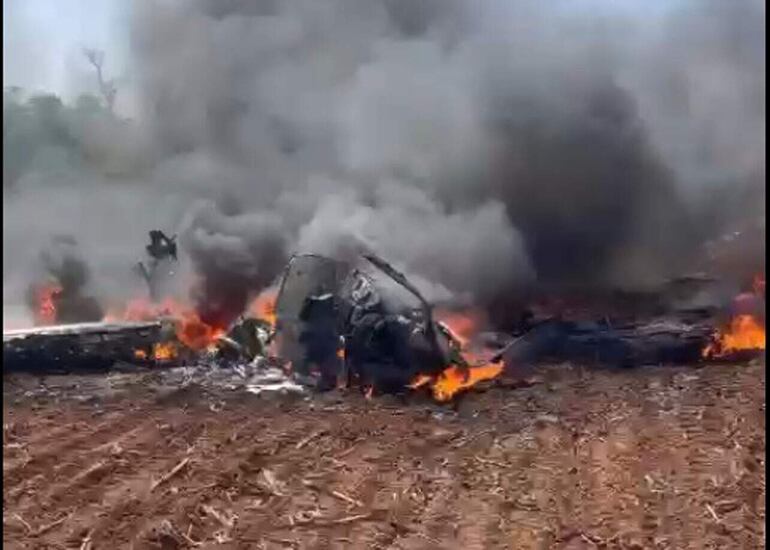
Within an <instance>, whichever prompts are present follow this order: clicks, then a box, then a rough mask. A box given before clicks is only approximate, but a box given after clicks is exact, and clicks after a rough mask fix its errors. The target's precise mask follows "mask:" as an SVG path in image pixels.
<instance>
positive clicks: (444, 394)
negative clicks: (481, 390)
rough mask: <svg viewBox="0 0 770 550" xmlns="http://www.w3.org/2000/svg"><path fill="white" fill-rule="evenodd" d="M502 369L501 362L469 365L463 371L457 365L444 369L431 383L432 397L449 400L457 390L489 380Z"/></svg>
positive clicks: (438, 399)
mask: <svg viewBox="0 0 770 550" xmlns="http://www.w3.org/2000/svg"><path fill="white" fill-rule="evenodd" d="M502 371H503V365H502V363H492V364H489V365H485V366H483V367H471V368H469V369H468V370H467V371H465V372H463V369H461V368H459V367H457V366H454V365H453V366H451V367H449V368H447V369H445V370H444V371H443V372H442V373H441V374H439V375H438V378H437V379H436V380H435V382H434V383H433V388H432V389H433V397H434V398H435V399H436V400H437V401H449V400H450V399H452V397H454V396H455V395H456V394H457V393H458V392H459V391H462V390H465V389H467V388H470V387H472V386H474V385H476V384H478V383H479V382H481V381H483V380H491V379H492V378H495V377H496V376H498V375H499V374H500V373H501V372H502Z"/></svg>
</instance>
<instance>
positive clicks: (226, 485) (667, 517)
mask: <svg viewBox="0 0 770 550" xmlns="http://www.w3.org/2000/svg"><path fill="white" fill-rule="evenodd" d="M538 374H539V376H540V377H541V378H540V381H538V382H536V383H534V384H532V385H529V386H526V387H512V385H507V386H506V385H505V384H500V383H498V384H497V385H495V386H493V387H488V388H487V389H486V391H481V392H473V393H469V394H467V395H465V396H464V397H463V398H462V399H461V400H460V401H458V402H456V403H455V404H453V405H449V406H444V405H438V404H434V403H431V402H429V401H428V400H427V399H426V398H425V397H420V396H411V397H409V398H408V399H406V398H405V399H398V398H392V397H384V398H374V399H372V400H366V399H364V398H363V397H361V396H360V395H358V394H356V393H352V392H351V393H342V392H334V393H331V394H325V395H323V396H314V397H312V398H311V399H303V398H285V397H284V398H277V396H276V397H272V398H265V397H256V396H251V395H248V394H244V393H241V392H232V391H230V392H228V391H227V390H224V389H217V390H212V389H210V388H209V389H207V388H205V387H199V386H189V387H187V388H184V389H169V388H159V387H158V385H157V384H156V383H155V380H154V376H155V375H154V374H142V375H136V376H134V377H133V378H132V377H129V378H128V379H126V377H123V378H122V382H121V384H114V383H112V382H109V380H111V379H109V378H108V377H104V376H102V377H57V378H48V379H46V380H42V381H41V380H37V379H31V378H24V377H18V376H17V377H14V378H10V377H6V378H5V379H4V407H3V423H4V426H3V428H4V429H3V541H4V545H5V547H6V548H81V549H102V548H109V549H113V548H137V549H139V548H185V547H200V548H265V549H273V548H275V549H280V548H394V549H395V548H398V549H418V548H420V549H422V548H425V549H428V548H435V549H439V548H468V549H475V548H479V549H481V548H511V549H527V548H672V549H673V548H677V549H679V548H698V549H701V548H764V535H765V531H764V519H765V507H764V500H765V475H764V470H765V463H764V456H765V367H764V364H753V365H712V366H708V367H704V368H700V369H692V368H663V367H650V368H641V369H636V370H633V371H622V372H606V371H605V372H596V371H590V372H589V371H583V370H581V369H579V368H574V367H566V366H559V367H551V368H545V369H543V370H542V371H540V372H539V373H538ZM126 380H128V382H126ZM41 383H42V384H43V385H42V386H41ZM106 387H109V391H97V389H98V388H101V389H102V390H104V388H106ZM41 388H42V389H41ZM90 394H94V395H95V396H94V397H88V396H89V395H90ZM78 396H79V397H78ZM84 396H86V397H84Z"/></svg>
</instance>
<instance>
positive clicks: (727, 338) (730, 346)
mask: <svg viewBox="0 0 770 550" xmlns="http://www.w3.org/2000/svg"><path fill="white" fill-rule="evenodd" d="M751 286H752V289H753V291H754V294H755V295H756V296H757V297H761V298H762V299H763V300H764V298H765V276H764V274H758V275H755V276H754V279H753V280H752V285H751ZM749 297H750V296H749ZM764 349H765V323H764V317H763V319H762V320H760V319H759V318H757V317H755V316H754V315H752V314H751V313H746V312H745V311H744V312H741V313H739V314H737V315H735V316H734V317H733V318H732V319H730V323H729V324H728V325H727V326H726V327H723V328H722V329H721V330H719V331H718V332H717V333H716V334H715V335H714V337H713V339H712V341H711V342H710V343H709V344H708V345H707V346H706V347H705V348H704V349H703V357H704V358H706V359H713V358H717V357H726V356H730V355H733V354H735V353H738V352H741V351H752V350H754V351H760V350H764Z"/></svg>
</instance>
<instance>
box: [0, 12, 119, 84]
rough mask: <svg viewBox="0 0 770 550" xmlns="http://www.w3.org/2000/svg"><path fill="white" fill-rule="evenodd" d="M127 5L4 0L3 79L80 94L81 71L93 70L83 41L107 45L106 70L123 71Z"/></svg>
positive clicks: (90, 44)
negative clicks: (89, 64)
mask: <svg viewBox="0 0 770 550" xmlns="http://www.w3.org/2000/svg"><path fill="white" fill-rule="evenodd" d="M129 7H130V2H127V1H125V0H3V81H4V85H5V86H13V85H15V86H21V87H24V88H27V89H31V90H38V91H39V90H46V91H55V92H58V93H62V94H65V95H70V94H77V93H79V92H81V91H83V90H82V87H83V86H84V83H83V81H82V80H83V79H81V78H79V77H81V76H83V75H84V74H90V71H89V69H88V65H87V64H86V62H85V60H84V58H83V55H82V53H81V51H82V48H83V47H95V48H99V49H102V50H105V51H106V52H107V62H106V64H107V72H108V74H109V75H110V76H120V77H125V76H126V75H125V68H126V59H127V46H128V40H127V33H128V28H129V27H128V8H129ZM86 81H87V82H88V83H89V84H90V83H91V82H90V81H89V79H86Z"/></svg>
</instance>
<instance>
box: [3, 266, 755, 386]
mask: <svg viewBox="0 0 770 550" xmlns="http://www.w3.org/2000/svg"><path fill="white" fill-rule="evenodd" d="M363 259H365V262H364V264H362V265H361V266H357V267H356V266H351V265H348V264H346V263H343V262H339V261H336V260H332V259H329V258H325V257H322V256H317V255H299V256H294V257H293V258H292V259H291V260H290V262H289V264H288V265H287V267H286V268H285V270H284V273H283V276H282V278H281V280H280V283H279V285H278V289H277V291H276V290H274V289H271V290H269V291H265V292H263V293H262V294H260V295H259V296H258V297H257V299H256V300H254V301H253V302H252V303H251V305H250V306H249V308H248V310H247V312H246V313H245V314H244V316H243V317H241V318H240V319H238V320H237V321H236V322H235V323H234V324H233V325H232V326H231V327H230V329H229V330H223V329H219V328H216V327H212V326H209V325H207V324H206V323H204V322H203V321H201V319H200V317H199V316H198V315H197V313H196V312H195V311H194V309H192V308H189V307H185V306H183V305H182V304H179V303H176V302H174V301H173V300H164V301H162V302H159V303H157V302H147V301H141V300H140V301H137V302H135V303H131V304H129V305H128V306H127V307H126V308H125V309H124V311H122V312H119V313H117V314H116V313H114V312H113V313H109V314H108V315H107V316H106V317H105V321H109V322H107V323H92V324H81V325H68V326H62V327H43V328H38V329H33V330H28V331H16V332H14V333H5V334H4V360H5V364H6V370H9V369H11V370H13V369H15V370H29V369H30V365H33V366H34V369H36V370H65V371H66V370H68V369H71V370H79V369H82V368H89V369H105V368H109V366H110V365H112V364H114V363H115V362H117V361H121V362H127V363H132V364H141V365H147V366H163V365H168V366H173V365H179V364H196V363H198V364H199V363H201V362H207V361H211V362H213V363H215V364H217V365H219V366H225V367H226V366H228V365H231V364H237V363H241V364H242V363H244V362H259V361H261V362H263V363H264V362H268V363H269V364H274V365H275V364H278V365H282V366H283V367H284V369H285V370H286V371H287V372H290V373H291V376H293V377H295V378H297V379H299V380H301V381H304V382H305V383H307V382H309V381H313V382H314V383H315V384H317V387H318V388H319V389H325V388H331V387H334V386H336V385H338V381H340V379H342V381H343V382H345V383H347V384H348V385H356V386H358V387H360V388H361V389H362V390H364V391H366V392H367V393H369V394H370V393H372V392H373V391H377V392H383V393H384V392H400V391H405V390H406V391H410V390H414V389H417V388H429V389H430V391H431V393H432V395H433V396H434V398H435V399H437V400H439V401H447V400H450V399H451V398H452V397H453V396H455V395H457V394H458V393H459V392H461V391H463V390H465V389H467V388H469V387H471V386H473V385H475V384H477V383H478V382H480V381H483V380H488V379H492V378H495V377H497V376H498V375H499V374H500V373H501V372H502V371H503V369H504V364H506V365H510V364H514V365H515V364H522V363H535V362H538V361H542V360H544V359H555V360H557V361H558V360H579V361H586V362H592V361H593V362H598V363H600V364H602V365H637V364H650V363H692V362H696V361H700V360H703V359H706V360H712V359H722V358H725V357H729V356H731V355H736V354H737V355H739V356H745V354H744V352H749V354H750V355H752V356H753V355H756V352H757V351H758V350H763V349H764V346H765V339H764V338H765V335H764V315H763V314H761V315H757V314H756V313H757V312H755V311H753V310H754V309H757V304H760V305H761V310H762V312H763V311H764V279H762V280H761V281H760V282H761V284H759V283H757V282H756V281H755V285H754V289H753V291H752V292H751V293H744V294H742V295H740V296H739V297H738V298H737V299H736V300H735V301H734V308H733V311H732V314H731V315H730V317H729V319H728V320H726V321H724V323H723V328H722V329H720V330H717V331H715V330H714V328H713V326H714V323H713V320H712V319H709V320H708V322H705V323H703V322H701V323H699V322H691V321H687V322H682V320H681V319H677V318H672V317H671V316H669V317H666V318H664V319H652V320H650V321H648V322H642V323H639V322H633V323H626V324H622V325H614V326H613V324H612V323H610V322H575V321H565V320H561V319H546V320H545V321H544V322H541V323H540V324H535V325H534V326H532V327H530V329H529V331H527V330H526V329H525V330H524V333H523V334H520V335H519V337H518V338H512V337H511V336H506V335H496V336H498V337H497V338H494V339H493V340H495V342H494V343H493V344H492V345H486V346H481V347H479V346H477V345H476V343H475V342H474V341H473V340H474V338H472V337H473V336H478V335H477V334H474V333H475V332H476V329H477V328H478V327H477V326H475V323H474V322H473V319H472V316H470V315H468V313H467V312H461V313H458V314H449V315H448V314H446V312H436V311H434V307H433V306H432V304H430V303H429V302H428V301H427V300H426V299H425V298H424V297H423V296H422V294H421V293H420V292H419V291H418V290H417V289H416V288H415V287H414V286H413V285H412V284H411V283H410V282H409V280H408V279H407V278H406V277H405V276H404V275H403V274H401V273H400V272H398V271H397V270H396V269H394V268H393V267H392V266H391V265H390V264H388V263H387V262H386V261H384V260H382V259H381V258H379V257H377V256H374V255H366V256H364V257H363ZM365 266H366V267H369V268H372V267H373V268H374V272H372V270H371V269H369V270H364V269H363V267H365ZM377 275H379V276H380V277H379V278H378V277H377ZM382 275H385V279H384V280H382V277H381V276H382ZM388 281H390V282H391V283H396V285H395V287H394V288H397V289H399V292H394V290H393V288H388V284H387V283H388ZM391 286H393V285H392V284H391ZM49 302H50V301H46V302H45V303H44V304H43V305H46V306H50V305H51V304H55V302H50V303H49ZM752 308H753V309H752ZM438 319H442V320H438ZM126 321H130V322H131V323H130V324H126Z"/></svg>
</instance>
